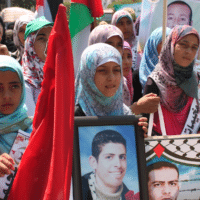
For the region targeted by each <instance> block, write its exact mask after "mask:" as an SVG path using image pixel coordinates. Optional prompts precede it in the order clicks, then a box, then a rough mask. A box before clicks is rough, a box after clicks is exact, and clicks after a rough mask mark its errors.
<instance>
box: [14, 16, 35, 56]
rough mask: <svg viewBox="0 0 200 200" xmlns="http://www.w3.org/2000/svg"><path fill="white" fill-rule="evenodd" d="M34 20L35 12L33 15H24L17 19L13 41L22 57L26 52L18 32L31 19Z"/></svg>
mask: <svg viewBox="0 0 200 200" xmlns="http://www.w3.org/2000/svg"><path fill="white" fill-rule="evenodd" d="M32 20H34V14H33V15H22V16H21V17H19V18H18V19H17V20H16V21H15V26H14V29H13V42H14V44H15V46H16V47H17V49H18V50H19V56H20V58H21V57H22V55H23V53H24V44H22V43H21V42H20V40H19V37H18V33H19V29H20V28H21V27H22V26H23V25H24V24H28V23H29V22H30V21H32Z"/></svg>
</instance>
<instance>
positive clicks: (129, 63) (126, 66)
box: [122, 49, 132, 77]
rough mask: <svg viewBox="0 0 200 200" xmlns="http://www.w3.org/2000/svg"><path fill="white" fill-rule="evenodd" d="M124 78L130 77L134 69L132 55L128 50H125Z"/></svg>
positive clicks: (123, 58)
mask: <svg viewBox="0 0 200 200" xmlns="http://www.w3.org/2000/svg"><path fill="white" fill-rule="evenodd" d="M122 67H123V76H125V77H126V76H128V74H129V72H130V70H131V67H132V55H131V52H130V51H129V50H128V49H124V52H123V55H122Z"/></svg>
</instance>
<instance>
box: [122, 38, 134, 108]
mask: <svg viewBox="0 0 200 200" xmlns="http://www.w3.org/2000/svg"><path fill="white" fill-rule="evenodd" d="M131 66H132V52H131V47H130V45H129V44H128V42H126V41H124V50H123V55H122V69H123V76H124V77H123V88H124V90H123V98H124V100H123V102H124V103H125V104H126V105H127V106H130V105H131V103H132V100H133V84H132V76H133V74H132V70H131Z"/></svg>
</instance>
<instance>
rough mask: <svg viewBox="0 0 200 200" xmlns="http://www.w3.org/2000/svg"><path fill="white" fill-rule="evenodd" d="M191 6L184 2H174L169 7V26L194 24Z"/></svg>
mask: <svg viewBox="0 0 200 200" xmlns="http://www.w3.org/2000/svg"><path fill="white" fill-rule="evenodd" d="M190 14H191V11H190V8H189V7H188V6H187V5H185V4H182V3H174V4H173V3H172V4H171V5H169V6H168V8H167V27H169V28H174V27H175V26H176V25H192V24H191V23H190Z"/></svg>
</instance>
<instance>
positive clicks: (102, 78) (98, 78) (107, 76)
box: [94, 62, 121, 97]
mask: <svg viewBox="0 0 200 200" xmlns="http://www.w3.org/2000/svg"><path fill="white" fill-rule="evenodd" d="M120 81H121V68H120V65H118V64H117V63H115V62H107V63H105V64H103V65H100V66H99V67H97V69H96V73H95V76H94V82H95V85H96V87H97V88H98V89H99V91H100V92H101V93H102V94H103V95H105V96H106V97H112V96H114V95H115V93H116V92H117V90H118V88H119V85H120Z"/></svg>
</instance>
